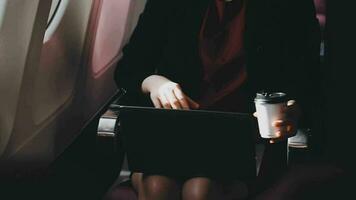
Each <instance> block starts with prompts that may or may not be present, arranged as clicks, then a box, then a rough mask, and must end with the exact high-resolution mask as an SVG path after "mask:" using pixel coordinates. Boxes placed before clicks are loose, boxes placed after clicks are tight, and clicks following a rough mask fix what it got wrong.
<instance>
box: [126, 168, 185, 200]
mask: <svg viewBox="0 0 356 200" xmlns="http://www.w3.org/2000/svg"><path fill="white" fill-rule="evenodd" d="M131 179H132V185H133V186H134V188H135V189H136V191H137V192H138V197H139V200H178V199H179V198H180V188H179V184H178V183H177V182H176V181H175V180H174V179H172V178H169V177H166V176H159V175H148V176H146V175H144V174H142V173H133V175H132V177H131Z"/></svg>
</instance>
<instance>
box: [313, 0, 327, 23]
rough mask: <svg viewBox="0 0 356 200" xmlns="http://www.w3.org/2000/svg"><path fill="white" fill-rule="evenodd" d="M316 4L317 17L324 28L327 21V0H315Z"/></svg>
mask: <svg viewBox="0 0 356 200" xmlns="http://www.w3.org/2000/svg"><path fill="white" fill-rule="evenodd" d="M314 4H315V8H316V17H317V18H318V20H319V23H320V26H321V28H322V29H324V27H325V22H326V16H325V15H326V7H325V0H314Z"/></svg>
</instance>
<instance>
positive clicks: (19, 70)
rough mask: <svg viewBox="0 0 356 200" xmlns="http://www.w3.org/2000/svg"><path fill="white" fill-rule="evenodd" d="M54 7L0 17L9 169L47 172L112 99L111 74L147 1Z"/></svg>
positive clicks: (2, 155) (34, 6)
mask: <svg viewBox="0 0 356 200" xmlns="http://www.w3.org/2000/svg"><path fill="white" fill-rule="evenodd" d="M51 3H52V1H48V0H35V1H31V2H30V1H22V0H7V1H6V3H5V5H6V4H7V5H6V7H5V9H3V10H4V13H5V14H3V15H2V13H1V12H0V16H4V17H0V28H1V29H0V64H1V67H0V71H1V73H0V77H1V79H0V82H1V83H0V94H2V95H1V96H2V97H1V98H2V99H1V103H0V109H1V112H0V131H1V134H0V137H1V138H0V162H1V163H4V164H5V166H9V165H10V166H13V165H15V163H17V164H16V166H20V167H21V165H22V164H21V163H32V164H34V165H35V166H37V165H39V166H45V165H47V164H49V163H50V162H51V161H53V160H54V159H55V158H56V157H58V155H59V154H60V153H61V152H63V151H64V150H65V148H66V147H68V145H70V144H71V143H72V142H73V140H74V139H75V138H76V137H77V136H78V135H79V133H80V131H81V129H82V128H83V127H84V126H85V125H86V124H87V123H89V122H90V121H91V120H92V119H93V117H94V116H95V115H96V114H97V113H99V111H100V110H101V109H102V108H103V106H104V105H105V104H106V103H107V102H108V101H109V99H111V97H112V96H114V95H115V93H116V90H117V89H116V86H115V83H114V81H113V70H114V68H115V67H116V64H117V61H118V60H119V58H120V56H121V49H122V47H123V46H124V44H125V43H126V42H127V41H128V38H129V37H130V34H131V33H132V30H133V28H134V27H135V24H136V22H137V19H138V15H139V13H140V12H141V11H142V9H143V8H144V5H145V1H142V0H117V1H112V0H86V1H71V0H54V1H53V4H52V6H51ZM57 4H59V6H58V8H57ZM0 6H1V5H0ZM0 11H1V8H0ZM52 14H53V17H51V15H52ZM48 16H49V17H48ZM1 19H2V22H3V23H1ZM47 22H49V24H47ZM13 24H16V26H14V25H13ZM3 166H4V165H3Z"/></svg>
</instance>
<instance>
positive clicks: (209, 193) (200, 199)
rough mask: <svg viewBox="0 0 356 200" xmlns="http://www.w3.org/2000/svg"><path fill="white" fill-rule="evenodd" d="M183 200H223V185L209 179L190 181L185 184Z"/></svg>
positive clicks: (193, 179)
mask: <svg viewBox="0 0 356 200" xmlns="http://www.w3.org/2000/svg"><path fill="white" fill-rule="evenodd" d="M182 199H183V200H223V199H224V198H223V196H222V188H221V185H220V184H219V183H217V182H215V181H213V180H211V179H209V178H204V177H197V178H191V179H188V180H187V181H186V182H185V183H184V184H183V189H182Z"/></svg>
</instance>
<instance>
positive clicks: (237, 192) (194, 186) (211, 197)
mask: <svg viewBox="0 0 356 200" xmlns="http://www.w3.org/2000/svg"><path fill="white" fill-rule="evenodd" d="M132 184H133V186H134V188H135V189H136V191H137V192H138V196H139V200H151V199H152V200H166V199H167V200H178V199H183V200H215V199H216V200H225V199H226V200H232V199H243V198H244V197H246V196H247V193H248V191H247V187H246V186H245V185H244V184H243V183H241V182H234V183H231V184H228V185H227V184H223V183H220V182H217V181H214V180H211V179H209V178H205V177H195V178H191V179H187V180H185V181H184V182H180V181H177V180H175V179H173V178H170V177H167V176H160V175H149V176H145V175H143V174H141V173H134V174H133V175H132Z"/></svg>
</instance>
